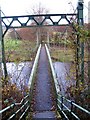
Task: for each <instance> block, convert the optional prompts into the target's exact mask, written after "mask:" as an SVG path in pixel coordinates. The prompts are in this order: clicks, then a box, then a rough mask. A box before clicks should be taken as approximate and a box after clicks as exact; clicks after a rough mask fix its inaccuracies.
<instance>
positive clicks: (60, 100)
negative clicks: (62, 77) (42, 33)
mask: <svg viewBox="0 0 90 120" xmlns="http://www.w3.org/2000/svg"><path fill="white" fill-rule="evenodd" d="M45 47H46V51H47V55H48V59H49V63H50V66H51V72H52V76H53V79H54V84H55V89H56V94H57V108H58V111H59V112H60V113H61V114H62V116H63V117H64V118H65V119H66V120H69V119H70V120H71V118H72V120H73V119H76V120H85V118H84V117H86V118H87V119H90V112H89V111H88V110H86V109H84V108H83V107H81V106H79V105H77V104H76V103H75V102H74V101H71V100H69V99H67V98H66V97H64V96H62V95H61V93H60V87H59V83H58V80H57V77H56V74H55V70H54V68H53V64H52V60H51V57H50V53H49V50H48V47H47V45H45ZM82 118H83V119H82Z"/></svg>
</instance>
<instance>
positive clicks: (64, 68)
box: [53, 62, 75, 95]
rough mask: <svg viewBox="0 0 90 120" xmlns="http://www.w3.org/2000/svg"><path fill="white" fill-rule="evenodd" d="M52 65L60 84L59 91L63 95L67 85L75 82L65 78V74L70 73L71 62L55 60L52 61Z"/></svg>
mask: <svg viewBox="0 0 90 120" xmlns="http://www.w3.org/2000/svg"><path fill="white" fill-rule="evenodd" d="M53 66H54V69H55V72H56V75H57V79H58V82H59V85H60V90H61V93H62V94H63V95H65V93H66V91H67V87H69V86H70V85H73V84H74V83H75V82H74V80H70V79H68V78H67V76H68V75H69V74H70V68H71V63H62V62H55V63H53Z"/></svg>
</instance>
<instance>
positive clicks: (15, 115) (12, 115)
mask: <svg viewBox="0 0 90 120" xmlns="http://www.w3.org/2000/svg"><path fill="white" fill-rule="evenodd" d="M29 107H30V105H29V95H27V96H25V97H24V98H23V99H22V100H21V102H20V103H13V104H11V105H10V106H8V107H6V108H4V109H2V110H1V111H0V116H2V120H13V119H15V120H21V119H22V118H23V117H24V116H25V115H26V113H27V111H28V110H29Z"/></svg>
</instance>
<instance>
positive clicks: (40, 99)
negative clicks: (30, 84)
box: [33, 46, 56, 120]
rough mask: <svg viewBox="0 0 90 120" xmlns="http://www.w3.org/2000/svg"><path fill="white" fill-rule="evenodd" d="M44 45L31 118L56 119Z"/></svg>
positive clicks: (37, 119) (36, 119)
mask: <svg viewBox="0 0 90 120" xmlns="http://www.w3.org/2000/svg"><path fill="white" fill-rule="evenodd" d="M49 71H50V68H49V61H48V58H47V55H46V50H45V47H44V46H42V48H41V52H40V58H39V63H38V67H37V75H36V79H37V80H36V89H35V95H34V100H35V104H34V107H33V111H34V113H33V119H35V120H39V119H40V118H41V120H43V119H44V120H45V119H46V120H50V119H52V120H56V112H55V109H56V104H55V101H54V99H53V97H54V96H53V93H54V92H55V91H54V90H53V88H52V78H51V74H50V72H49Z"/></svg>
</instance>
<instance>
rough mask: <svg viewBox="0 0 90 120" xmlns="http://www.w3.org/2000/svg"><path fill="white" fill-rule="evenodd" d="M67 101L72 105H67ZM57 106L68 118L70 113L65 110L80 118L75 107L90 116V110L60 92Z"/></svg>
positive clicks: (78, 119)
mask: <svg viewBox="0 0 90 120" xmlns="http://www.w3.org/2000/svg"><path fill="white" fill-rule="evenodd" d="M65 102H66V103H68V105H70V107H68V106H67V105H65ZM57 106H58V109H59V110H60V111H61V112H62V114H63V115H64V117H65V118H66V119H67V120H68V119H69V118H68V114H67V113H66V112H65V111H68V112H69V114H70V116H72V117H74V118H76V119H77V120H80V117H79V115H77V113H76V112H75V111H74V109H75V108H76V109H78V110H80V111H82V112H83V114H84V113H85V114H87V116H88V117H89V118H90V111H88V110H86V109H85V108H83V107H81V106H79V105H78V104H76V103H75V102H74V101H71V100H69V99H67V98H66V97H64V96H62V95H60V94H58V95H57Z"/></svg>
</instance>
